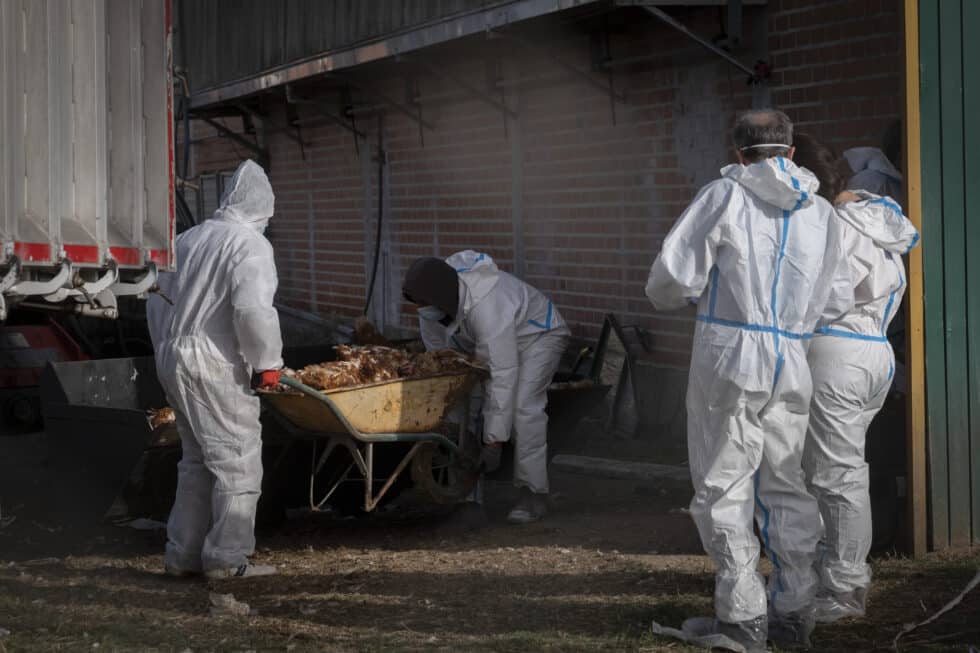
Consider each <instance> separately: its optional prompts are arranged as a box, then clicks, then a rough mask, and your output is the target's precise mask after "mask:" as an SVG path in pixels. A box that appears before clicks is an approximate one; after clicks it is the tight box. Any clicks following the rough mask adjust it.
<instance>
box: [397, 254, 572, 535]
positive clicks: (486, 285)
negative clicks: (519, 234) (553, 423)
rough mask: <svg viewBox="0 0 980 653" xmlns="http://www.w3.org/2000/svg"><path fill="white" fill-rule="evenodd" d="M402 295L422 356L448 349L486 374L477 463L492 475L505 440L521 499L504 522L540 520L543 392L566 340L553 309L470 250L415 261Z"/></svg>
mask: <svg viewBox="0 0 980 653" xmlns="http://www.w3.org/2000/svg"><path fill="white" fill-rule="evenodd" d="M402 290H403V294H404V296H405V299H406V300H407V301H409V302H411V303H413V304H416V305H417V306H418V314H419V327H420V330H421V333H422V340H423V342H424V343H425V346H426V348H427V349H430V350H431V349H442V348H445V347H453V348H456V349H459V350H461V351H465V352H468V353H471V354H474V355H475V356H476V357H477V358H478V359H479V360H481V361H483V362H485V363H486V364H487V365H488V366H489V368H490V380H489V381H488V382H487V388H486V392H485V398H484V402H483V414H482V417H483V443H484V447H483V453H482V455H481V462H482V464H483V466H484V468H485V469H486V470H487V471H493V470H494V469H496V467H497V466H498V465H499V464H500V450H501V447H502V445H503V443H505V442H507V441H508V440H511V438H512V436H513V440H514V485H516V486H517V487H519V488H520V489H521V498H520V500H519V501H518V502H517V505H515V506H514V508H513V509H512V510H511V511H510V513H509V514H508V516H507V519H508V521H510V522H513V523H529V522H534V521H537V520H539V519H541V518H542V517H543V516H544V515H545V513H546V512H547V495H548V443H547V435H548V416H547V414H546V413H545V407H546V405H547V402H548V385H549V384H550V383H551V379H552V377H553V376H554V374H555V372H556V371H557V369H558V365H559V363H560V362H561V356H562V353H563V352H564V351H565V347H566V346H567V344H568V340H569V335H570V333H569V330H568V327H567V326H566V325H565V321H564V320H563V319H562V316H561V313H559V312H558V308H557V307H555V305H554V304H552V302H551V300H549V299H548V298H547V297H545V296H544V295H543V294H542V293H541V292H539V291H538V290H537V289H535V288H533V287H531V286H529V285H528V284H526V283H524V282H523V281H521V280H520V279H518V278H517V277H514V276H512V275H510V274H508V273H507V272H504V271H502V270H500V269H498V268H497V264H496V263H494V261H493V259H492V258H490V256H488V255H487V254H483V253H479V252H474V251H472V250H466V251H463V252H458V253H456V254H453V255H452V256H450V257H449V258H447V259H446V260H442V259H440V258H434V257H427V258H421V259H418V260H416V261H415V262H413V263H412V265H411V266H410V267H409V269H408V271H407V272H406V274H405V280H404V283H403V285H402Z"/></svg>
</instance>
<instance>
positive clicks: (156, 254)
mask: <svg viewBox="0 0 980 653" xmlns="http://www.w3.org/2000/svg"><path fill="white" fill-rule="evenodd" d="M150 260H151V261H153V262H154V263H156V264H157V265H158V266H160V267H164V266H166V265H167V262H168V261H169V260H170V252H168V251H167V250H165V249H151V250H150Z"/></svg>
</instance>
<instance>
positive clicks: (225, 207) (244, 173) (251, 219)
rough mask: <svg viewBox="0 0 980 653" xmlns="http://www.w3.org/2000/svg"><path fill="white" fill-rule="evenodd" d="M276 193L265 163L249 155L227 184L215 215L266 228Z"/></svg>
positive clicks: (272, 211)
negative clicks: (263, 165) (250, 157)
mask: <svg viewBox="0 0 980 653" xmlns="http://www.w3.org/2000/svg"><path fill="white" fill-rule="evenodd" d="M275 202H276V196H275V194H273V192H272V184H270V183H269V178H268V177H267V176H266V174H265V171H264V170H263V169H262V166H260V165H259V164H257V163H256V162H255V161H252V160H251V159H247V160H245V161H244V162H242V164H241V165H240V166H238V170H236V171H235V174H234V175H233V176H232V178H231V179H230V180H229V181H228V184H227V185H226V186H225V192H224V194H223V195H222V196H221V206H219V207H218V210H217V211H215V212H214V216H213V219H215V220H226V221H228V222H237V223H239V224H245V225H248V226H249V227H252V228H253V229H255V230H256V231H263V230H265V228H266V225H268V224H269V219H270V218H271V217H272V214H273V213H274V212H275Z"/></svg>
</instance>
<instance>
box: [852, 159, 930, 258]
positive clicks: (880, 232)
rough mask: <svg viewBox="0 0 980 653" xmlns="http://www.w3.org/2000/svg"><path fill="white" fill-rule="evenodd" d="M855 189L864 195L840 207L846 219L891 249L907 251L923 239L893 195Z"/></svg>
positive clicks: (860, 230) (888, 249) (903, 252)
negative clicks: (891, 196)
mask: <svg viewBox="0 0 980 653" xmlns="http://www.w3.org/2000/svg"><path fill="white" fill-rule="evenodd" d="M866 149H871V148H866ZM853 192H855V193H857V194H858V195H860V196H861V198H862V199H861V201H859V202H848V203H846V204H841V205H839V206H838V207H837V215H839V216H840V217H841V219H842V220H844V221H845V222H846V223H847V224H849V225H851V226H852V227H854V228H855V229H856V230H858V231H859V232H860V233H862V234H864V235H865V236H867V237H868V238H870V239H871V240H872V241H874V244H875V245H877V246H878V247H881V248H882V249H885V250H887V251H889V252H894V253H896V254H905V253H907V252H908V251H909V250H911V249H912V248H913V247H915V245H916V243H918V242H919V232H918V230H917V229H916V228H915V227H914V226H913V225H912V223H911V222H910V221H909V220H908V218H906V217H905V216H904V215H902V207H900V206H899V205H898V204H896V203H895V201H894V200H892V199H891V198H890V197H879V196H878V195H875V194H874V193H868V192H866V191H860V190H859V191H853Z"/></svg>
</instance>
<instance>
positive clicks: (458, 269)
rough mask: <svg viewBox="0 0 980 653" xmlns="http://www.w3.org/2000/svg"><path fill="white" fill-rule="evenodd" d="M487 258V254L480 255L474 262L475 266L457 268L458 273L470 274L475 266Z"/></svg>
mask: <svg viewBox="0 0 980 653" xmlns="http://www.w3.org/2000/svg"><path fill="white" fill-rule="evenodd" d="M486 257H487V255H486V254H482V253H481V254H480V255H479V256H477V257H476V259H475V260H474V261H473V265H471V266H469V267H465V268H456V272H469V271H470V270H472V269H473V267H474V266H475V265H476V264H477V263H479V262H480V261H482V260H483V259H485V258H486Z"/></svg>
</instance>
